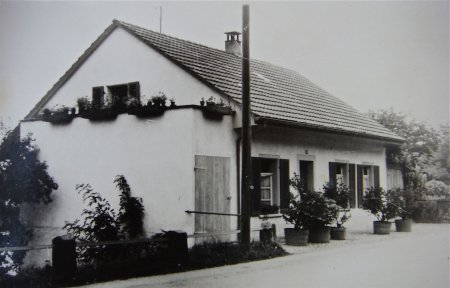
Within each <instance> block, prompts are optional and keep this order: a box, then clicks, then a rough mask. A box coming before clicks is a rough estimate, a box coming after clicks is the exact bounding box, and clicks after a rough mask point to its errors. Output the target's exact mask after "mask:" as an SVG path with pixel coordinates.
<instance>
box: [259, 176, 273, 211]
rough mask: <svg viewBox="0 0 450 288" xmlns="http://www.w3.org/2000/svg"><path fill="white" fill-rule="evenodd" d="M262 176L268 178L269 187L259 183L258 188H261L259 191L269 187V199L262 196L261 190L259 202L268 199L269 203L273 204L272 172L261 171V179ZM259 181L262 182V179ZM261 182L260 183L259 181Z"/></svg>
mask: <svg viewBox="0 0 450 288" xmlns="http://www.w3.org/2000/svg"><path fill="white" fill-rule="evenodd" d="M263 177H269V180H270V186H269V187H263V186H262V185H261V187H260V189H261V191H262V190H263V189H270V195H269V198H270V199H267V198H262V192H261V199H260V201H261V203H263V201H264V202H267V201H269V200H270V205H273V173H261V180H262V178H263ZM261 182H262V181H261ZM261 184H262V183H261Z"/></svg>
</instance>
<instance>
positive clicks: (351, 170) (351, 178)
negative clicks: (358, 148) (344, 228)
mask: <svg viewBox="0 0 450 288" xmlns="http://www.w3.org/2000/svg"><path fill="white" fill-rule="evenodd" d="M355 180H356V179H355V164H348V189H349V193H350V197H349V198H350V199H349V202H350V208H355V206H356V203H355V200H356V189H355V188H356V183H355Z"/></svg>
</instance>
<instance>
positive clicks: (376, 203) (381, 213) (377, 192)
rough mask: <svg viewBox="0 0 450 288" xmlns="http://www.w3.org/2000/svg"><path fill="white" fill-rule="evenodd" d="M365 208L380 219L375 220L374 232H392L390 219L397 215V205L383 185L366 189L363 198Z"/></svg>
mask: <svg viewBox="0 0 450 288" xmlns="http://www.w3.org/2000/svg"><path fill="white" fill-rule="evenodd" d="M363 209H365V210H368V211H370V213H372V214H373V215H375V216H376V217H377V219H378V221H374V222H373V233H374V234H389V233H390V232H391V224H392V223H391V222H389V220H390V219H392V218H394V217H395V216H396V207H395V205H393V204H392V202H391V199H389V195H387V194H386V192H385V191H384V190H383V188H381V187H371V188H369V189H367V190H366V194H365V195H364V198H363Z"/></svg>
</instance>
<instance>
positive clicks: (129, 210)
mask: <svg viewBox="0 0 450 288" xmlns="http://www.w3.org/2000/svg"><path fill="white" fill-rule="evenodd" d="M114 182H115V183H116V186H117V187H118V189H119V190H120V191H121V194H120V209H119V215H118V216H117V215H116V214H115V212H114V210H113V209H112V208H111V205H110V204H109V202H108V201H107V200H106V199H105V198H103V197H102V196H101V195H100V194H99V193H97V192H95V191H93V189H92V188H91V186H90V185H89V184H81V185H77V191H78V194H83V201H84V202H85V203H87V205H88V207H89V208H86V209H84V210H83V212H82V214H81V216H82V217H83V218H84V220H83V222H81V221H80V220H78V219H77V220H75V221H74V222H69V223H67V224H66V225H64V227H63V228H64V229H65V230H66V231H67V233H69V234H70V235H72V236H73V237H74V238H75V239H76V240H78V241H80V242H103V241H118V240H128V239H134V238H137V237H139V236H142V234H143V233H144V229H143V217H144V207H143V206H142V199H140V198H136V197H132V196H131V190H130V187H129V186H128V183H127V181H126V179H125V177H124V176H123V175H118V176H116V178H115V180H114ZM77 249H78V251H79V255H80V256H79V257H78V261H79V262H81V263H84V264H96V265H103V264H104V263H107V262H111V261H113V260H114V259H117V257H118V256H125V257H126V256H130V254H133V253H137V254H140V253H141V251H140V248H139V249H138V251H132V250H128V251H123V250H122V249H120V245H117V246H115V245H103V246H90V247H79V248H77Z"/></svg>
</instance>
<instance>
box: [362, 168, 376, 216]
mask: <svg viewBox="0 0 450 288" xmlns="http://www.w3.org/2000/svg"><path fill="white" fill-rule="evenodd" d="M357 182H358V183H357V185H358V193H357V202H358V207H362V202H363V199H364V194H365V192H366V190H367V189H369V188H370V187H379V186H380V167H379V166H375V165H357Z"/></svg>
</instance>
